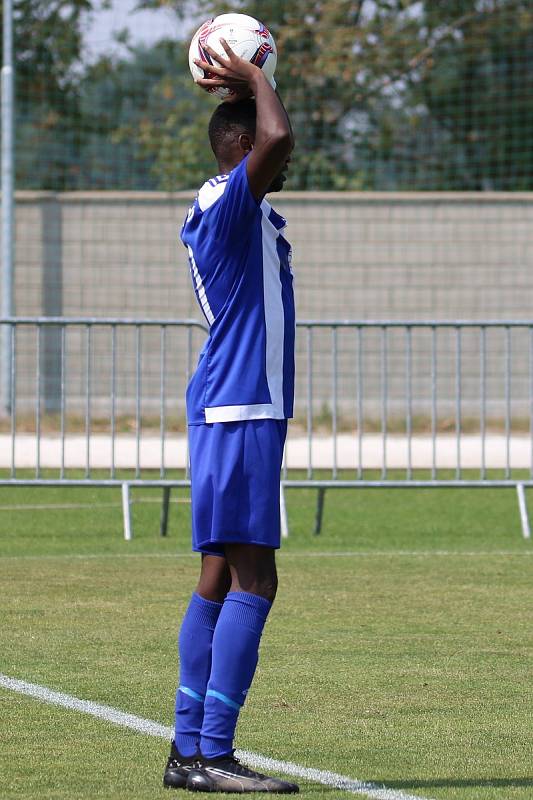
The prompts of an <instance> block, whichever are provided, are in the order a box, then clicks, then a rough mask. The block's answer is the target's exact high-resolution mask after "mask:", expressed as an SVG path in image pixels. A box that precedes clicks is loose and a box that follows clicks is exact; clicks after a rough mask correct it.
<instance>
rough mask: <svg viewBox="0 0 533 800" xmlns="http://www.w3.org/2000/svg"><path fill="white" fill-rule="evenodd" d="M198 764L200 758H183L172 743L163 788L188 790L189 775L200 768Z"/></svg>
mask: <svg viewBox="0 0 533 800" xmlns="http://www.w3.org/2000/svg"><path fill="white" fill-rule="evenodd" d="M198 763H199V762H198V756H191V757H190V758H186V757H185V756H182V755H181V753H180V752H179V750H178V748H177V747H176V745H175V744H174V742H171V743H170V755H169V757H168V761H167V766H166V768H165V774H164V775H163V786H165V787H166V788H167V789H186V788H187V778H188V777H189V773H190V771H191V770H192V768H193V767H196V766H198Z"/></svg>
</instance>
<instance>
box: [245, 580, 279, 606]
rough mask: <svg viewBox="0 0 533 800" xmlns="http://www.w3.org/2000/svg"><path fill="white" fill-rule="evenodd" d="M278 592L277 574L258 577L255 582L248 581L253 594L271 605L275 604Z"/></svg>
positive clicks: (249, 589)
mask: <svg viewBox="0 0 533 800" xmlns="http://www.w3.org/2000/svg"><path fill="white" fill-rule="evenodd" d="M277 590H278V576H277V575H276V573H275V572H273V573H268V574H262V575H257V576H255V578H254V579H253V580H250V581H248V588H247V591H249V592H250V593H251V594H258V595H259V596H260V597H264V598H265V600H268V601H269V602H270V603H273V602H274V599H275V597H276V592H277Z"/></svg>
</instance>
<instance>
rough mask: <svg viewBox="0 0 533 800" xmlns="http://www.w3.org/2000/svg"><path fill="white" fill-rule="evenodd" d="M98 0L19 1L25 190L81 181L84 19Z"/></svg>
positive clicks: (21, 183)
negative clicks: (80, 83) (80, 78)
mask: <svg viewBox="0 0 533 800" xmlns="http://www.w3.org/2000/svg"><path fill="white" fill-rule="evenodd" d="M91 9H92V0H14V2H13V40H14V41H13V49H14V58H15V76H16V84H15V95H16V137H15V138H16V143H17V144H16V147H17V152H16V179H17V186H18V187H19V188H36V189H37V188H51V187H53V188H58V189H68V188H71V187H74V186H76V185H77V183H78V170H79V153H80V144H81V140H82V137H83V121H82V117H81V113H80V100H79V94H78V71H79V68H80V66H81V64H80V57H81V47H82V37H81V22H82V18H83V14H84V13H89V12H90V11H91Z"/></svg>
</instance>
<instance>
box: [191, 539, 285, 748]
mask: <svg viewBox="0 0 533 800" xmlns="http://www.w3.org/2000/svg"><path fill="white" fill-rule="evenodd" d="M226 560H227V563H228V565H229V568H230V571H231V578H232V581H231V589H230V591H229V593H228V595H227V597H226V599H225V600H224V605H223V606H222V611H221V612H220V617H219V618H218V622H217V626H216V629H215V635H214V637H213V662H212V667H211V675H210V677H209V683H208V686H207V693H206V698H205V704H204V721H203V725H202V734H201V742H200V749H201V752H202V755H203V756H205V757H206V758H220V757H221V756H223V755H227V754H228V753H230V752H231V751H232V749H233V738H234V734H235V727H236V725H237V718H238V715H239V711H240V709H241V706H242V705H243V703H244V701H245V699H246V694H247V692H248V689H249V688H250V685H251V683H252V678H253V676H254V673H255V669H256V666H257V660H258V653H259V642H260V640H261V634H262V633H263V627H264V625H265V622H266V619H267V616H268V613H269V611H270V608H271V605H272V602H273V600H274V597H275V593H276V584H277V576H276V562H275V555H274V550H273V549H271V548H267V547H259V546H257V545H246V544H232V545H226ZM228 642H231V647H228Z"/></svg>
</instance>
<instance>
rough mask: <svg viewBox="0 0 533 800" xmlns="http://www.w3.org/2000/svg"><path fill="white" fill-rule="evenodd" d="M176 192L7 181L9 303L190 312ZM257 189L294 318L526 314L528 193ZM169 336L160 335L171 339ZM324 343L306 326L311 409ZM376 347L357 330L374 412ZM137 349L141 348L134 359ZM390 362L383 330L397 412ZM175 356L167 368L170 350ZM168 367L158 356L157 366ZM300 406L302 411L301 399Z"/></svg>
mask: <svg viewBox="0 0 533 800" xmlns="http://www.w3.org/2000/svg"><path fill="white" fill-rule="evenodd" d="M192 196H193V194H192V193H187V192H183V193H181V192H180V193H176V194H167V193H144V192H133V193H132V192H126V193H124V192H120V193H113V192H103V193H100V192H96V193H65V194H60V195H59V194H53V193H47V192H19V193H18V194H17V198H16V280H15V307H16V314H17V315H19V316H22V315H40V314H44V315H56V314H58V315H64V316H78V315H79V316H121V317H123V316H124V317H151V318H154V317H171V318H179V317H193V318H196V319H201V315H200V313H199V311H198V309H197V306H196V302H195V299H194V295H193V292H192V289H191V285H190V277H189V271H188V266H187V259H186V252H185V249H184V248H183V246H182V245H181V243H179V241H178V237H179V230H180V227H181V223H182V221H183V218H184V216H185V213H186V210H187V207H188V205H189V204H190V202H191V199H192ZM271 199H272V200H273V202H274V203H275V205H276V208H277V209H278V210H279V211H280V212H281V213H282V214H283V215H284V216H286V217H287V219H288V229H287V237H288V238H289V240H290V241H291V243H292V244H293V249H294V258H293V265H294V272H295V277H296V289H297V304H298V318H299V319H304V318H306V319H309V318H314V319H321V320H324V319H343V318H350V319H363V320H364V319H366V320H368V319H413V320H429V319H441V320H442V319H448V320H449V319H465V318H468V319H487V318H491V319H519V318H522V319H529V318H531V317H533V314H532V309H533V304H532V300H533V247H532V246H531V245H532V244H533V194H525V193H515V194H491V193H486V194H485V193H484V194H454V193H453V194H431V193H427V194H426V193H424V194H416V193H413V194H388V193H387V194H374V193H296V192H293V193H291V192H286V193H283V194H281V195H279V196H276V197H274V198H271ZM444 339H445V337H443V342H444ZM74 340H76V341H74ZM524 342H525V344H524ZM524 342H522V341H520V342H519V343H518V344H517V346H516V347H514V349H513V359H512V366H511V369H512V379H513V380H512V383H513V391H515V389H514V387H515V385H516V391H515V395H516V397H517V401H516V402H517V403H518V405H517V407H516V413H517V414H522V413H527V402H528V398H527V392H528V378H527V375H528V360H527V359H528V356H527V351H528V344H527V340H524ZM42 345H43V346H42V350H41V359H44V363H43V361H42V360H41V365H42V366H43V367H44V368H45V372H47V373H50V374H51V375H52V377H49V378H48V380H49V382H50V385H49V386H48V389H46V387H45V394H46V393H47V394H52V395H53V394H54V392H56V390H57V385H56V384H57V377H56V378H55V379H54V377H53V375H54V374H56V376H57V368H58V361H57V333H53V332H52V333H50V334H49V335H47V336H46V337H45V340H44V341H43V343H42ZM69 347H70V350H69V360H70V362H71V369H72V375H71V378H70V380H71V384H70V385H69V391H70V393H71V395H72V397H73V400H72V402H73V407H75V406H76V403H77V401H76V400H75V399H74V398H76V397H78V398H79V397H81V396H82V395H83V382H84V378H83V367H82V363H81V362H82V361H83V358H84V357H85V356H84V352H85V351H84V339H83V335H82V334H81V333H80V334H79V335H76V336H74V337H73V339H72V344H70V345H69ZM180 347H181V345H180V344H178V343H177V342H176V346H175V349H176V350H179V349H180ZM106 348H108V341H104V337H102V338H101V343H100V344H99V345H95V351H94V352H95V354H96V355H95V357H96V358H97V359H98V358H102V359H105V358H106V356H105V351H106ZM132 348H133V343H132V342H131V341H130V342H126V341H125V342H124V344H123V346H122V349H121V351H120V361H121V363H122V365H123V375H122V378H121V379H122V380H123V390H124V393H125V395H127V396H131V393H132V392H133V391H134V374H135V365H134V364H133V362H132V361H131V358H132V352H133V350H132ZM395 348H396V349H395ZM465 348H466V349H465V352H464V365H467V366H464V365H463V369H464V380H463V389H464V391H465V397H470V398H471V400H470V401H468V402H469V403H470V406H471V411H472V413H474V409H475V407H477V405H476V404H477V394H478V392H479V377H480V376H479V339H478V338H475V339H472V341H471V342H470V344H467V345H465ZM504 350H505V343H504V340H503V338H501V337H500V339H499V340H498V341H496V340H495V341H494V347H493V350H491V352H490V353H489V366H488V373H489V379H491V380H493V386H494V392H495V393H496V394H497V395H498V397H497V398H495V400H494V408H493V411H494V414H495V415H497V416H498V415H501V411H502V406H501V403H502V400H503V394H502V393H503V388H502V387H503V384H502V375H503V373H502V370H504V369H505V365H504V362H505V358H504ZM355 352H356V351H355V340H354V338H353V337H352V338H351V339H350V340H348V339H345V341H344V344H343V351H342V356H341V358H340V362H339V370H340V375H341V388H340V390H339V391H340V401H341V405H344V406H346V408H348V407H351V406H352V401H353V397H354V392H355V388H356V387H355V384H354V381H355V371H354V366H353V365H354V358H355ZM330 353H331V340H330V339H328V338H325V337H324V336H323V337H318V339H317V342H316V346H315V356H314V371H315V373H316V380H315V387H314V388H315V398H314V405H315V408H316V409H320V408H322V407H327V406H331V396H332V392H333V389H332V385H333V381H332V365H331V356H330ZM428 353H429V351H428V344H427V343H426V345H424V346H422V345H421V346H420V348H419V351H416V352H415V354H414V364H413V369H414V386H415V388H414V394H415V403H416V402H417V398H419V399H420V403H419V407H420V409H422V408H424V409H425V408H426V400H427V397H426V394H427V386H428V380H429V378H430V369H429V367H428V364H429V362H428ZM454 354H455V344H454V342H453V341H452V339H450V340H449V341H446V343H445V344H439V352H438V355H439V366H440V369H441V370H442V380H443V386H442V390H441V393H442V394H443V401H444V410H443V412H442V413H444V414H446V413H448V414H449V413H451V410H452V409H453V402H454V374H455V373H454V370H455V365H454V363H453V359H454V357H455V356H454ZM379 357H380V343H379V341H378V340H376V341H375V342H374V343H372V342H369V344H368V346H367V358H368V365H369V366H368V368H369V371H370V373H371V375H372V376H373V377H369V380H368V382H367V388H368V392H369V398H370V404H371V410H370V411H369V414H370V415H371V416H376V415H377V416H379V407H378V406H377V405H376V398H377V397H378V395H379V380H380V366H379ZM19 359H20V362H19V366H20V373H19V379H18V382H17V393H18V394H19V396H20V398H21V400H22V398H23V397H26V398H27V399H28V403H29V402H30V400H29V398H30V396H31V394H32V392H34V391H35V386H34V384H35V369H34V361H35V342H34V341H33V342H32V338H31V335H30V334H29V333H28V335H27V337H26V341H24V342H23V341H22V339H21V343H20V348H19ZM150 362H151V357H150V353H149V352H147V353H146V356H145V358H144V363H145V365H146V364H149V363H150ZM404 367H405V352H404V346H403V344H402V343H396V345H394V344H393V346H392V351H391V356H390V366H389V369H390V378H391V383H390V388H391V397H392V400H393V404H394V403H396V405H397V406H398V413H403V411H402V410H401V408H400V406H401V407H402V408H403V405H404V403H403V400H400V399H399V398H400V395H402V397H403V395H404V394H405V375H404V372H405V369H404ZM143 369H144V370H146V369H148V367H147V366H144V367H143ZM428 369H429V372H428ZM179 370H180V375H183V364H180V366H179ZM104 371H105V370H104V369H103V366H102V365H100V367H99V366H98V363H97V364H96V365H95V377H94V380H95V385H94V391H95V395H96V396H98V395H101V396H105V395H106V394H108V389H107V388H106V386H107V385H108V380H107V378H106V379H105V380H104V379H103V378H102V377H101V375H102V374H103V372H104ZM177 371H178V368H176V369H175V370H173V369H170V373H171V374H173V373H174V372H177ZM298 371H299V375H300V378H299V387H298V395H299V397H300V398H302V397H303V396H304V387H305V372H306V369H305V343H304V342H303V340H302V341H301V342H300V345H299V370H298ZM156 372H157V370H156V369H155V366H154V368H153V373H154V374H153V376H152V377H150V376H149V375H147V376H146V380H144V385H145V387H146V392H147V402H148V404H150V399H149V396H150V390H149V387H150V385H151V382H153V381H156V380H157V376H156ZM395 375H396V377H395ZM76 376H77V377H76ZM99 376H100V377H99ZM491 376H492V377H491ZM54 380H55V381H56V383H55V384H54ZM99 380H100V385H99V383H98V381H99ZM32 382H33V383H32ZM470 384H471V385H470ZM54 386H55V387H56V388H55V389H54ZM402 387H403V388H402ZM182 389H183V387H182V380H181V379H180V381H179V382H175V383H174V384H172V385H170V386H169V391H170V392H171V393H174V397H176V398H181V396H182ZM56 393H57V392H56ZM176 402H179V399H178V400H176ZM52 405H53V404H52ZM300 406H301V407H300V412H302V413H303V411H304V410H305V409H304V408H303V405H302V402H300ZM391 413H392V412H391ZM421 413H423V412H421Z"/></svg>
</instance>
